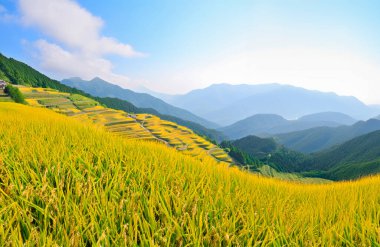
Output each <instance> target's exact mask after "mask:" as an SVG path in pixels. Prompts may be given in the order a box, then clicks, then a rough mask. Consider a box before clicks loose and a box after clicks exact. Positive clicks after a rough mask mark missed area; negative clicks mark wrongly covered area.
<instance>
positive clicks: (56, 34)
mask: <svg viewBox="0 0 380 247" xmlns="http://www.w3.org/2000/svg"><path fill="white" fill-rule="evenodd" d="M19 8H20V13H21V22H22V23H23V24H24V25H26V26H28V27H34V28H37V29H38V30H39V31H40V32H41V33H42V34H44V35H45V36H46V37H47V38H49V40H47V39H40V40H37V41H33V47H34V48H35V49H36V50H37V53H36V54H37V58H38V59H39V60H40V64H41V67H42V68H43V69H44V70H47V71H49V72H50V73H53V74H54V75H56V76H58V77H61V78H65V77H72V76H79V77H82V78H83V79H86V80H88V79H92V78H93V77H96V76H98V77H101V78H103V79H105V80H108V81H111V82H115V83H118V84H119V85H121V86H124V87H134V85H132V84H131V82H130V80H129V78H128V77H127V76H125V75H118V74H115V73H113V72H112V69H113V65H112V62H111V61H110V60H108V59H107V58H106V57H105V56H106V55H117V56H122V57H126V58H131V57H141V56H144V54H143V53H140V52H137V51H135V50H134V48H133V47H132V46H131V45H129V44H124V43H122V42H119V41H118V40H116V39H115V38H113V37H107V36H103V35H102V34H101V30H102V28H103V26H104V22H103V20H102V19H101V18H99V17H97V16H94V15H93V14H92V13H90V12H89V11H87V10H86V9H84V8H83V7H81V6H80V5H79V4H78V3H77V2H75V1H74V0H19Z"/></svg>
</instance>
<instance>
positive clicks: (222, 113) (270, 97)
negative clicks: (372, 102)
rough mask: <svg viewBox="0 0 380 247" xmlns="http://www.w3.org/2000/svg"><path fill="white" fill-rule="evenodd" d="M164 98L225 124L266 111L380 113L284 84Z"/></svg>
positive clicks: (346, 98) (363, 115)
mask: <svg viewBox="0 0 380 247" xmlns="http://www.w3.org/2000/svg"><path fill="white" fill-rule="evenodd" d="M163 99H164V100H167V102H169V103H171V104H173V105H175V106H179V107H181V108H184V109H187V110H189V111H191V112H193V113H195V114H197V115H199V116H201V117H204V118H206V119H208V120H210V121H213V122H216V123H218V124H220V125H222V126H226V125H229V124H232V123H234V122H236V121H239V120H241V119H244V118H247V117H249V116H252V115H255V114H267V113H269V114H277V115H281V116H283V117H285V118H288V119H296V118H299V117H301V116H304V115H309V114H314V113H318V112H341V113H344V114H347V115H350V116H352V117H354V118H356V119H368V118H370V117H373V116H375V115H378V114H379V109H378V108H377V107H373V106H367V105H365V104H364V103H362V102H361V101H359V100H358V99H356V98H355V97H352V96H339V95H337V94H335V93H325V92H320V91H313V90H307V89H303V88H299V87H294V86H289V85H281V84H262V85H247V84H242V85H229V84H217V85H212V86H209V87H207V88H204V89H197V90H193V91H191V92H189V93H187V94H185V95H174V96H170V97H167V96H166V97H165V96H163Z"/></svg>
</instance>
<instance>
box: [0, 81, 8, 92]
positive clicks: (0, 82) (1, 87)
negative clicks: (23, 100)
mask: <svg viewBox="0 0 380 247" xmlns="http://www.w3.org/2000/svg"><path fill="white" fill-rule="evenodd" d="M6 85H7V83H6V82H5V81H3V80H0V90H4V89H5V86H6Z"/></svg>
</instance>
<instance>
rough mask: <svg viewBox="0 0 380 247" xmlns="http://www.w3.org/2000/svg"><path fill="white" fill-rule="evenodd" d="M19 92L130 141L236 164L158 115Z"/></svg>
mask: <svg viewBox="0 0 380 247" xmlns="http://www.w3.org/2000/svg"><path fill="white" fill-rule="evenodd" d="M19 89H20V90H21V92H22V93H23V94H24V95H25V98H26V101H27V102H28V103H29V104H30V105H32V106H38V107H47V108H49V109H51V110H54V111H56V112H59V113H63V114H66V115H68V116H71V117H74V118H77V119H80V120H82V121H90V122H94V123H97V124H99V125H101V126H104V127H105V128H106V129H107V130H108V131H111V132H113V133H117V134H118V135H121V136H124V137H126V138H135V139H145V140H153V141H159V142H162V143H165V144H167V145H169V146H172V147H174V148H176V149H177V150H180V151H182V152H184V153H187V154H189V155H192V156H204V155H210V156H212V157H214V158H215V159H217V160H218V161H223V162H229V163H230V162H231V161H232V160H231V159H230V157H229V156H228V154H227V153H226V152H224V151H223V150H222V149H220V148H219V147H218V146H216V145H215V144H213V143H211V142H210V141H207V140H205V139H204V138H202V137H200V136H198V135H196V134H195V133H194V132H193V131H191V130H190V129H188V128H186V127H183V126H180V125H177V124H175V123H173V122H169V121H165V120H162V119H160V118H158V117H156V116H154V115H151V114H143V113H142V114H131V113H126V112H124V111H118V110H114V109H110V108H106V107H103V106H101V105H100V104H99V102H97V101H94V100H93V99H90V98H87V97H84V96H81V95H78V94H69V93H61V92H59V91H56V90H53V89H46V88H31V87H24V86H19Z"/></svg>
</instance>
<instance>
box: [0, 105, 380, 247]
mask: <svg viewBox="0 0 380 247" xmlns="http://www.w3.org/2000/svg"><path fill="white" fill-rule="evenodd" d="M202 160H203V161H201V160H200V159H196V158H193V157H191V156H189V155H183V154H182V153H181V152H178V151H176V150H175V149H173V148H169V147H166V146H165V145H161V144H159V143H154V142H145V141H141V140H131V139H130V140H129V139H126V138H122V137H120V136H115V135H112V134H110V133H109V132H106V131H104V129H103V128H100V127H97V125H93V124H90V123H81V122H79V121H77V120H75V119H72V118H68V117H66V116H64V115H60V114H56V113H54V112H52V111H50V110H47V109H42V108H33V107H28V106H23V105H17V104H14V103H0V223H1V224H0V245H1V246H5V245H11V246H15V245H22V244H23V243H25V244H26V245H32V246H33V245H34V246H41V245H63V246H68V245H71V246H78V245H96V244H98V245H102V246H108V245H115V246H124V245H127V246H128V245H144V246H146V245H159V246H167V245H174V246H185V245H217V246H219V245H223V246H225V245H241V246H243V245H247V246H255V245H257V246H258V245H260V246H284V245H285V246H379V245H380V244H379V243H380V177H379V176H376V177H370V178H366V179H363V180H359V181H354V182H340V183H331V184H323V185H304V184H296V183H290V182H283V181H278V180H274V179H268V178H264V177H260V176H257V175H252V174H249V173H245V172H242V171H240V170H238V169H235V168H228V167H227V166H226V165H223V164H221V163H217V162H216V161H215V160H214V159H213V158H211V157H210V156H205V157H204V158H202Z"/></svg>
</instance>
